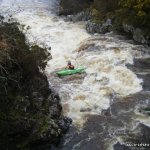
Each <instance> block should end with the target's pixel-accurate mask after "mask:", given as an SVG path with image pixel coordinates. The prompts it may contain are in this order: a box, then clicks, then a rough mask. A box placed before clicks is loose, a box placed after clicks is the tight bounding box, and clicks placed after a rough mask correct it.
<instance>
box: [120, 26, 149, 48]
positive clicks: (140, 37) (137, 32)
mask: <svg viewBox="0 0 150 150" xmlns="http://www.w3.org/2000/svg"><path fill="white" fill-rule="evenodd" d="M123 29H124V31H125V32H127V33H129V34H131V35H132V37H133V39H134V40H135V41H136V42H139V43H142V44H146V45H150V35H149V33H148V32H149V31H148V32H147V31H145V30H142V29H140V28H135V27H133V26H132V25H127V24H123Z"/></svg>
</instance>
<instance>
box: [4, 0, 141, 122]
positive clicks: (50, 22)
mask: <svg viewBox="0 0 150 150" xmlns="http://www.w3.org/2000/svg"><path fill="white" fill-rule="evenodd" d="M47 1H48V0H47ZM47 1H46V2H47ZM11 2H12V1H11ZM11 2H10V1H8V0H7V1H6V0H5V1H3V6H4V5H5V6H9V7H10V6H12V3H11ZM22 2H23V1H21V0H18V1H17V3H18V6H20V7H21V6H22V7H24V5H26V4H27V2H28V5H27V6H28V7H27V6H26V9H21V11H17V9H18V8H16V7H15V9H16V13H15V14H13V17H14V18H16V19H17V21H18V22H20V23H21V24H24V25H25V28H24V30H23V32H24V33H25V34H26V37H27V39H28V41H29V43H31V44H34V43H35V44H36V43H37V44H38V45H40V46H41V47H47V48H48V47H51V48H52V50H51V54H52V58H53V59H52V60H50V61H49V62H48V65H47V68H46V71H47V73H48V74H50V73H51V72H54V71H55V70H56V69H58V68H62V67H64V66H65V65H66V61H67V60H69V59H71V60H72V61H73V63H74V64H76V66H77V64H82V65H83V66H86V68H87V70H86V72H87V76H86V77H85V79H84V81H83V83H81V84H75V83H72V84H70V83H68V84H66V83H65V84H63V83H62V85H61V89H60V90H59V92H60V97H61V100H62V104H63V106H66V105H67V107H68V108H67V110H64V112H65V115H68V116H69V117H71V118H72V119H73V120H74V122H77V123H82V120H83V118H84V116H85V115H86V114H100V113H101V111H102V109H107V108H108V107H109V106H110V100H111V97H112V95H113V94H114V93H117V94H118V95H120V96H127V95H129V94H132V93H136V92H138V91H140V90H141V89H142V87H141V85H140V83H141V80H139V79H138V78H137V77H136V75H135V74H134V73H133V72H132V71H130V70H129V69H127V68H126V66H125V65H126V64H127V63H133V56H132V55H131V49H132V47H131V44H127V43H124V42H122V43H121V42H120V43H119V42H116V41H113V40H114V39H113V38H112V39H111V37H109V36H106V37H105V36H100V35H99V36H98V37H102V38H103V37H105V38H108V39H110V40H104V41H102V40H97V41H96V42H95V44H96V45H97V46H101V47H103V49H100V50H99V52H94V51H93V52H89V53H88V52H82V55H79V54H78V52H77V51H76V50H77V49H78V48H79V47H80V46H81V45H82V44H83V43H84V44H85V43H89V42H91V41H90V39H89V37H91V35H89V34H87V33H86V31H85V29H84V24H83V23H69V22H64V20H63V19H61V18H58V17H56V16H55V15H54V14H53V13H50V12H49V11H48V10H47V9H45V4H47V3H41V2H42V1H33V0H32V1H31V3H30V2H29V1H27V0H26V1H24V3H23V4H22ZM51 2H52V1H51ZM15 4H16V3H15ZM52 4H53V3H51V6H54V5H52ZM33 6H34V9H33ZM42 6H43V7H42ZM49 8H51V7H49ZM10 12H11V11H10ZM28 27H29V29H28V30H26V29H27V28H28ZM93 39H94V37H93ZM83 41H84V42H83ZM111 41H112V42H111ZM91 43H92V42H91ZM113 47H124V48H123V49H121V50H120V51H117V52H116V51H115V50H112V48H113ZM49 80H50V82H51V84H53V85H54V86H55V83H53V81H52V80H51V79H49ZM63 93H68V95H69V96H64V94H63ZM64 109H65V108H64Z"/></svg>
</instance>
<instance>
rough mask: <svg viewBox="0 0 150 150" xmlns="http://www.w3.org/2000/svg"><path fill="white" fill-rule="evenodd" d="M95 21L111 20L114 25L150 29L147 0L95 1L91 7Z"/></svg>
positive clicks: (149, 12) (148, 2) (148, 3)
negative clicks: (129, 25) (128, 25)
mask: <svg viewBox="0 0 150 150" xmlns="http://www.w3.org/2000/svg"><path fill="white" fill-rule="evenodd" d="M91 8H92V12H94V13H92V14H93V17H94V18H96V19H100V20H101V19H104V18H108V17H109V18H112V19H114V21H115V23H117V24H122V23H127V24H131V25H133V26H134V27H141V28H145V27H146V28H150V23H149V22H150V1H149V0H132V1H131V0H114V1H112V0H95V1H94V3H93V5H92V7H91Z"/></svg>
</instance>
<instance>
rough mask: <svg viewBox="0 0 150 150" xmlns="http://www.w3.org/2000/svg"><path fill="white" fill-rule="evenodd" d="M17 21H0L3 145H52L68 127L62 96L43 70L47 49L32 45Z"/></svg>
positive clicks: (0, 126) (0, 138) (0, 143)
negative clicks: (28, 42) (52, 85)
mask: <svg viewBox="0 0 150 150" xmlns="http://www.w3.org/2000/svg"><path fill="white" fill-rule="evenodd" d="M19 26H20V25H19V24H18V23H4V22H3V17H1V23H0V147H1V150H5V149H11V150H17V149H30V150H32V149H33V150H34V149H36V150H37V149H40V150H42V149H44V150H45V149H49V148H50V147H51V144H57V143H58V142H59V140H60V137H61V136H62V135H63V134H64V133H65V132H66V131H67V129H68V128H69V125H70V123H71V120H70V119H69V118H66V117H64V116H62V114H61V112H62V107H61V105H60V98H59V96H58V94H57V93H56V92H54V91H53V89H51V88H50V87H49V83H48V80H47V77H46V76H45V74H44V73H43V70H44V69H45V67H46V64H47V61H48V60H50V59H51V55H50V53H49V52H48V51H47V49H43V48H40V47H39V46H37V45H33V46H31V47H30V46H29V45H28V44H27V43H26V39H25V36H24V34H23V33H21V31H20V30H19V28H18V27H19Z"/></svg>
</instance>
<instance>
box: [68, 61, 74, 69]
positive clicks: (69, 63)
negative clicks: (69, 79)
mask: <svg viewBox="0 0 150 150" xmlns="http://www.w3.org/2000/svg"><path fill="white" fill-rule="evenodd" d="M66 69H71V70H73V69H74V65H72V64H71V61H70V60H69V61H68V65H67V66H66Z"/></svg>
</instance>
